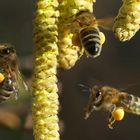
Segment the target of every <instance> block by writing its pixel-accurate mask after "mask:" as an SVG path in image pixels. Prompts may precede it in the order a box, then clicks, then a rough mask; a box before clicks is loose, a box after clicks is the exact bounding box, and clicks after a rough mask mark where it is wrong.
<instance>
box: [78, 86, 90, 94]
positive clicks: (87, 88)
mask: <svg viewBox="0 0 140 140" xmlns="http://www.w3.org/2000/svg"><path fill="white" fill-rule="evenodd" d="M79 86H80V87H82V88H85V90H82V91H90V92H91V88H90V87H89V86H86V85H84V84H79Z"/></svg>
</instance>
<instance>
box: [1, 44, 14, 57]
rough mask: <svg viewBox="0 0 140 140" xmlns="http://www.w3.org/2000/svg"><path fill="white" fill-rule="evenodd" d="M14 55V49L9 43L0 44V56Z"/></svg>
mask: <svg viewBox="0 0 140 140" xmlns="http://www.w3.org/2000/svg"><path fill="white" fill-rule="evenodd" d="M14 55H15V49H14V48H13V46H12V45H10V44H6V43H4V44H0V58H10V57H11V58H12V56H14Z"/></svg>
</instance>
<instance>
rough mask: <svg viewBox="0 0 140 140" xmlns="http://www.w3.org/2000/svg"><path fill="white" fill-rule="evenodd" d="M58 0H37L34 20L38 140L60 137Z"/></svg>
mask: <svg viewBox="0 0 140 140" xmlns="http://www.w3.org/2000/svg"><path fill="white" fill-rule="evenodd" d="M57 6H58V2H57V0H37V2H36V13H35V20H34V42H35V51H34V74H33V83H32V87H33V90H32V96H33V100H32V118H33V131H34V137H35V140H59V133H58V130H59V127H58V116H57V114H58V106H59V102H58V95H57V91H58V88H57V77H56V73H57V55H58V48H57V35H58V32H57V18H58V16H59V12H58V11H57V10H56V8H57Z"/></svg>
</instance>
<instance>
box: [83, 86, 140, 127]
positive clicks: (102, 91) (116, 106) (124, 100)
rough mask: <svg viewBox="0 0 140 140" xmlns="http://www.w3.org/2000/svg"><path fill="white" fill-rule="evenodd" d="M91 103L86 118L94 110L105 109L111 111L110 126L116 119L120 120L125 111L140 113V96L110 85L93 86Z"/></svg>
mask: <svg viewBox="0 0 140 140" xmlns="http://www.w3.org/2000/svg"><path fill="white" fill-rule="evenodd" d="M90 92H91V93H90V97H89V103H88V105H87V108H86V114H85V119H87V118H88V117H89V116H90V115H91V113H92V112H93V111H97V110H105V111H108V112H110V116H109V124H108V126H109V128H113V127H112V125H113V123H114V122H115V121H120V120H122V119H123V117H124V112H129V113H133V114H137V115H140V98H139V97H135V96H133V95H132V94H128V93H126V92H122V91H119V90H118V89H115V88H112V87H110V86H97V85H95V86H93V87H92V88H91V89H90Z"/></svg>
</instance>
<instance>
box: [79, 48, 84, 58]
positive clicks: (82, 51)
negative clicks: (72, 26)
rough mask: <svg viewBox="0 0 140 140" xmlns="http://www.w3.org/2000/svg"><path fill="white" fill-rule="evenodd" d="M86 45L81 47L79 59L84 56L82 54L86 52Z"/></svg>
mask: <svg viewBox="0 0 140 140" xmlns="http://www.w3.org/2000/svg"><path fill="white" fill-rule="evenodd" d="M84 51H85V49H84V47H81V50H80V53H79V59H80V58H81V57H82V55H83V54H84Z"/></svg>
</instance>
